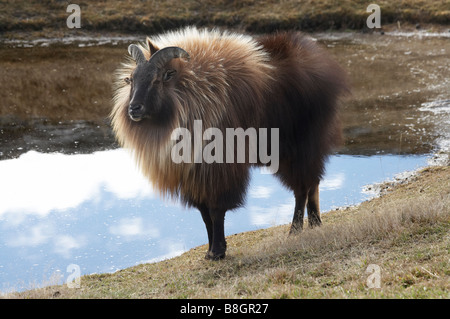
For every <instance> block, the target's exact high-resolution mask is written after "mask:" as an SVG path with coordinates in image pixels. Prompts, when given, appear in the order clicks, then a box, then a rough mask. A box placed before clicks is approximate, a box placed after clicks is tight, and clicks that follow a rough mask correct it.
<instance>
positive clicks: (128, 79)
mask: <svg viewBox="0 0 450 319" xmlns="http://www.w3.org/2000/svg"><path fill="white" fill-rule="evenodd" d="M123 80H124V81H125V83H126V84H131V82H133V80H132V79H131V78H129V77H126V78H125V79H123Z"/></svg>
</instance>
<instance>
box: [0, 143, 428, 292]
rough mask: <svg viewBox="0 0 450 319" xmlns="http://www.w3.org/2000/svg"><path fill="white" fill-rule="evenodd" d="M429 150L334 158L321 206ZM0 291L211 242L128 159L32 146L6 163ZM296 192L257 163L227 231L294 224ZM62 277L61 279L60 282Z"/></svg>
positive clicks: (412, 165)
mask: <svg viewBox="0 0 450 319" xmlns="http://www.w3.org/2000/svg"><path fill="white" fill-rule="evenodd" d="M426 162H427V156H425V155H414V156H394V155H380V156H370V157H364V156H350V155H336V156H332V157H331V158H330V160H329V162H328V164H327V174H326V176H325V178H324V180H323V181H322V183H321V186H320V189H321V193H320V205H321V209H322V211H323V212H325V211H327V210H330V209H332V208H333V207H339V206H344V205H352V204H357V203H359V202H361V201H362V200H364V199H366V198H367V196H368V195H367V194H364V193H363V192H362V187H363V186H364V185H367V184H370V183H374V182H381V181H383V180H386V179H388V178H392V177H393V176H394V175H395V174H397V173H400V172H403V171H405V170H414V169H416V168H418V167H420V166H424V165H426ZM0 176H1V177H2V178H1V180H0V198H1V200H0V291H6V290H10V289H15V290H21V289H26V288H30V287H31V285H32V284H33V283H34V284H36V285H40V284H41V283H42V282H45V281H48V280H49V278H50V277H51V276H52V275H53V274H55V273H58V272H59V274H60V276H61V277H62V279H61V280H65V278H67V276H68V275H69V273H66V268H67V266H68V265H69V264H77V265H79V266H80V269H81V273H82V274H90V273H101V272H111V271H115V270H118V269H122V268H125V267H129V266H133V265H136V264H139V263H142V262H150V261H156V260H160V259H163V258H167V257H172V256H175V255H178V254H180V253H182V252H183V251H186V250H188V249H190V248H192V247H195V246H198V245H202V244H205V243H206V242H207V237H206V230H205V227H204V224H203V221H202V219H201V216H200V214H199V213H198V212H197V211H196V210H194V209H184V208H182V207H181V206H180V205H179V204H177V203H173V202H164V201H162V200H160V199H159V198H158V196H156V195H155V194H154V192H153V190H152V188H151V186H150V184H149V183H148V182H147V181H146V180H145V179H144V178H143V177H142V176H141V174H140V173H139V171H138V170H137V169H136V168H135V166H134V163H133V162H132V160H131V157H130V155H129V154H128V153H127V152H126V151H124V150H122V149H116V150H109V151H101V152H95V153H92V154H83V155H64V154H60V153H50V154H44V153H38V152H35V151H30V152H28V153H25V154H23V155H21V156H20V157H19V158H17V159H11V160H3V161H0ZM293 209H294V197H293V195H292V193H291V192H289V191H287V190H286V189H285V188H283V187H282V186H281V184H280V183H279V182H278V180H276V178H275V177H274V176H272V175H266V174H261V173H260V171H259V169H255V170H254V171H253V174H252V181H251V184H250V187H249V190H248V194H247V203H246V206H245V207H244V208H241V209H238V210H236V211H233V212H229V213H228V214H227V217H226V223H225V227H226V234H227V235H230V234H234V233H239V232H243V231H249V230H254V229H258V228H264V227H270V226H273V225H280V224H286V223H289V222H290V221H291V219H292V214H293ZM61 280H60V282H64V281H61Z"/></svg>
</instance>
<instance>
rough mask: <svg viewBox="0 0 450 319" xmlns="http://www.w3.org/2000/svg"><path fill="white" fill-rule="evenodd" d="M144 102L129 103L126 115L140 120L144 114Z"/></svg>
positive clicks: (134, 119)
mask: <svg viewBox="0 0 450 319" xmlns="http://www.w3.org/2000/svg"><path fill="white" fill-rule="evenodd" d="M144 113H145V112H144V104H142V103H130V106H129V107H128V115H129V116H130V118H131V119H132V120H133V121H140V120H141V119H142V117H143V116H144Z"/></svg>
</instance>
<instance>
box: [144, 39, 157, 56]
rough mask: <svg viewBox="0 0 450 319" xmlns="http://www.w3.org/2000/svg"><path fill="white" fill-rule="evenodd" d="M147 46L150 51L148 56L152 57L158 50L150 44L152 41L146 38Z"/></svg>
mask: <svg viewBox="0 0 450 319" xmlns="http://www.w3.org/2000/svg"><path fill="white" fill-rule="evenodd" d="M147 45H148V49H149V50H150V55H151V56H152V55H153V54H155V53H156V51H158V50H159V48H158V47H157V46H156V45H154V44H153V43H152V41H150V39H149V38H147Z"/></svg>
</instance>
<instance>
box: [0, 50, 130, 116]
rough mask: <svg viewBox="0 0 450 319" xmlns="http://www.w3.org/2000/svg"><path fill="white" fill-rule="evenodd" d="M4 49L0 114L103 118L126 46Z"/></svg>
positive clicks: (0, 70)
mask: <svg viewBox="0 0 450 319" xmlns="http://www.w3.org/2000/svg"><path fill="white" fill-rule="evenodd" d="M95 52H96V54H92V50H90V48H75V49H71V50H68V49H67V48H66V47H64V46H61V47H58V46H52V47H51V48H37V49H35V48H22V49H2V50H0V60H1V61H2V63H1V65H0V72H1V76H0V87H1V88H2V89H1V90H0V100H1V101H2V102H1V103H0V104H1V108H0V117H2V116H3V117H4V116H14V117H19V118H21V119H28V118H41V117H44V118H47V119H50V120H53V121H67V119H71V120H86V119H88V120H90V121H101V120H104V119H105V118H106V117H107V116H108V114H109V112H110V109H111V105H112V102H111V100H112V99H111V96H112V82H113V79H112V77H113V73H114V70H115V69H116V68H117V66H118V64H119V63H120V62H118V61H120V60H121V57H122V56H124V54H125V53H124V52H126V51H125V50H124V49H123V48H120V49H119V48H108V47H98V48H95Z"/></svg>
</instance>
